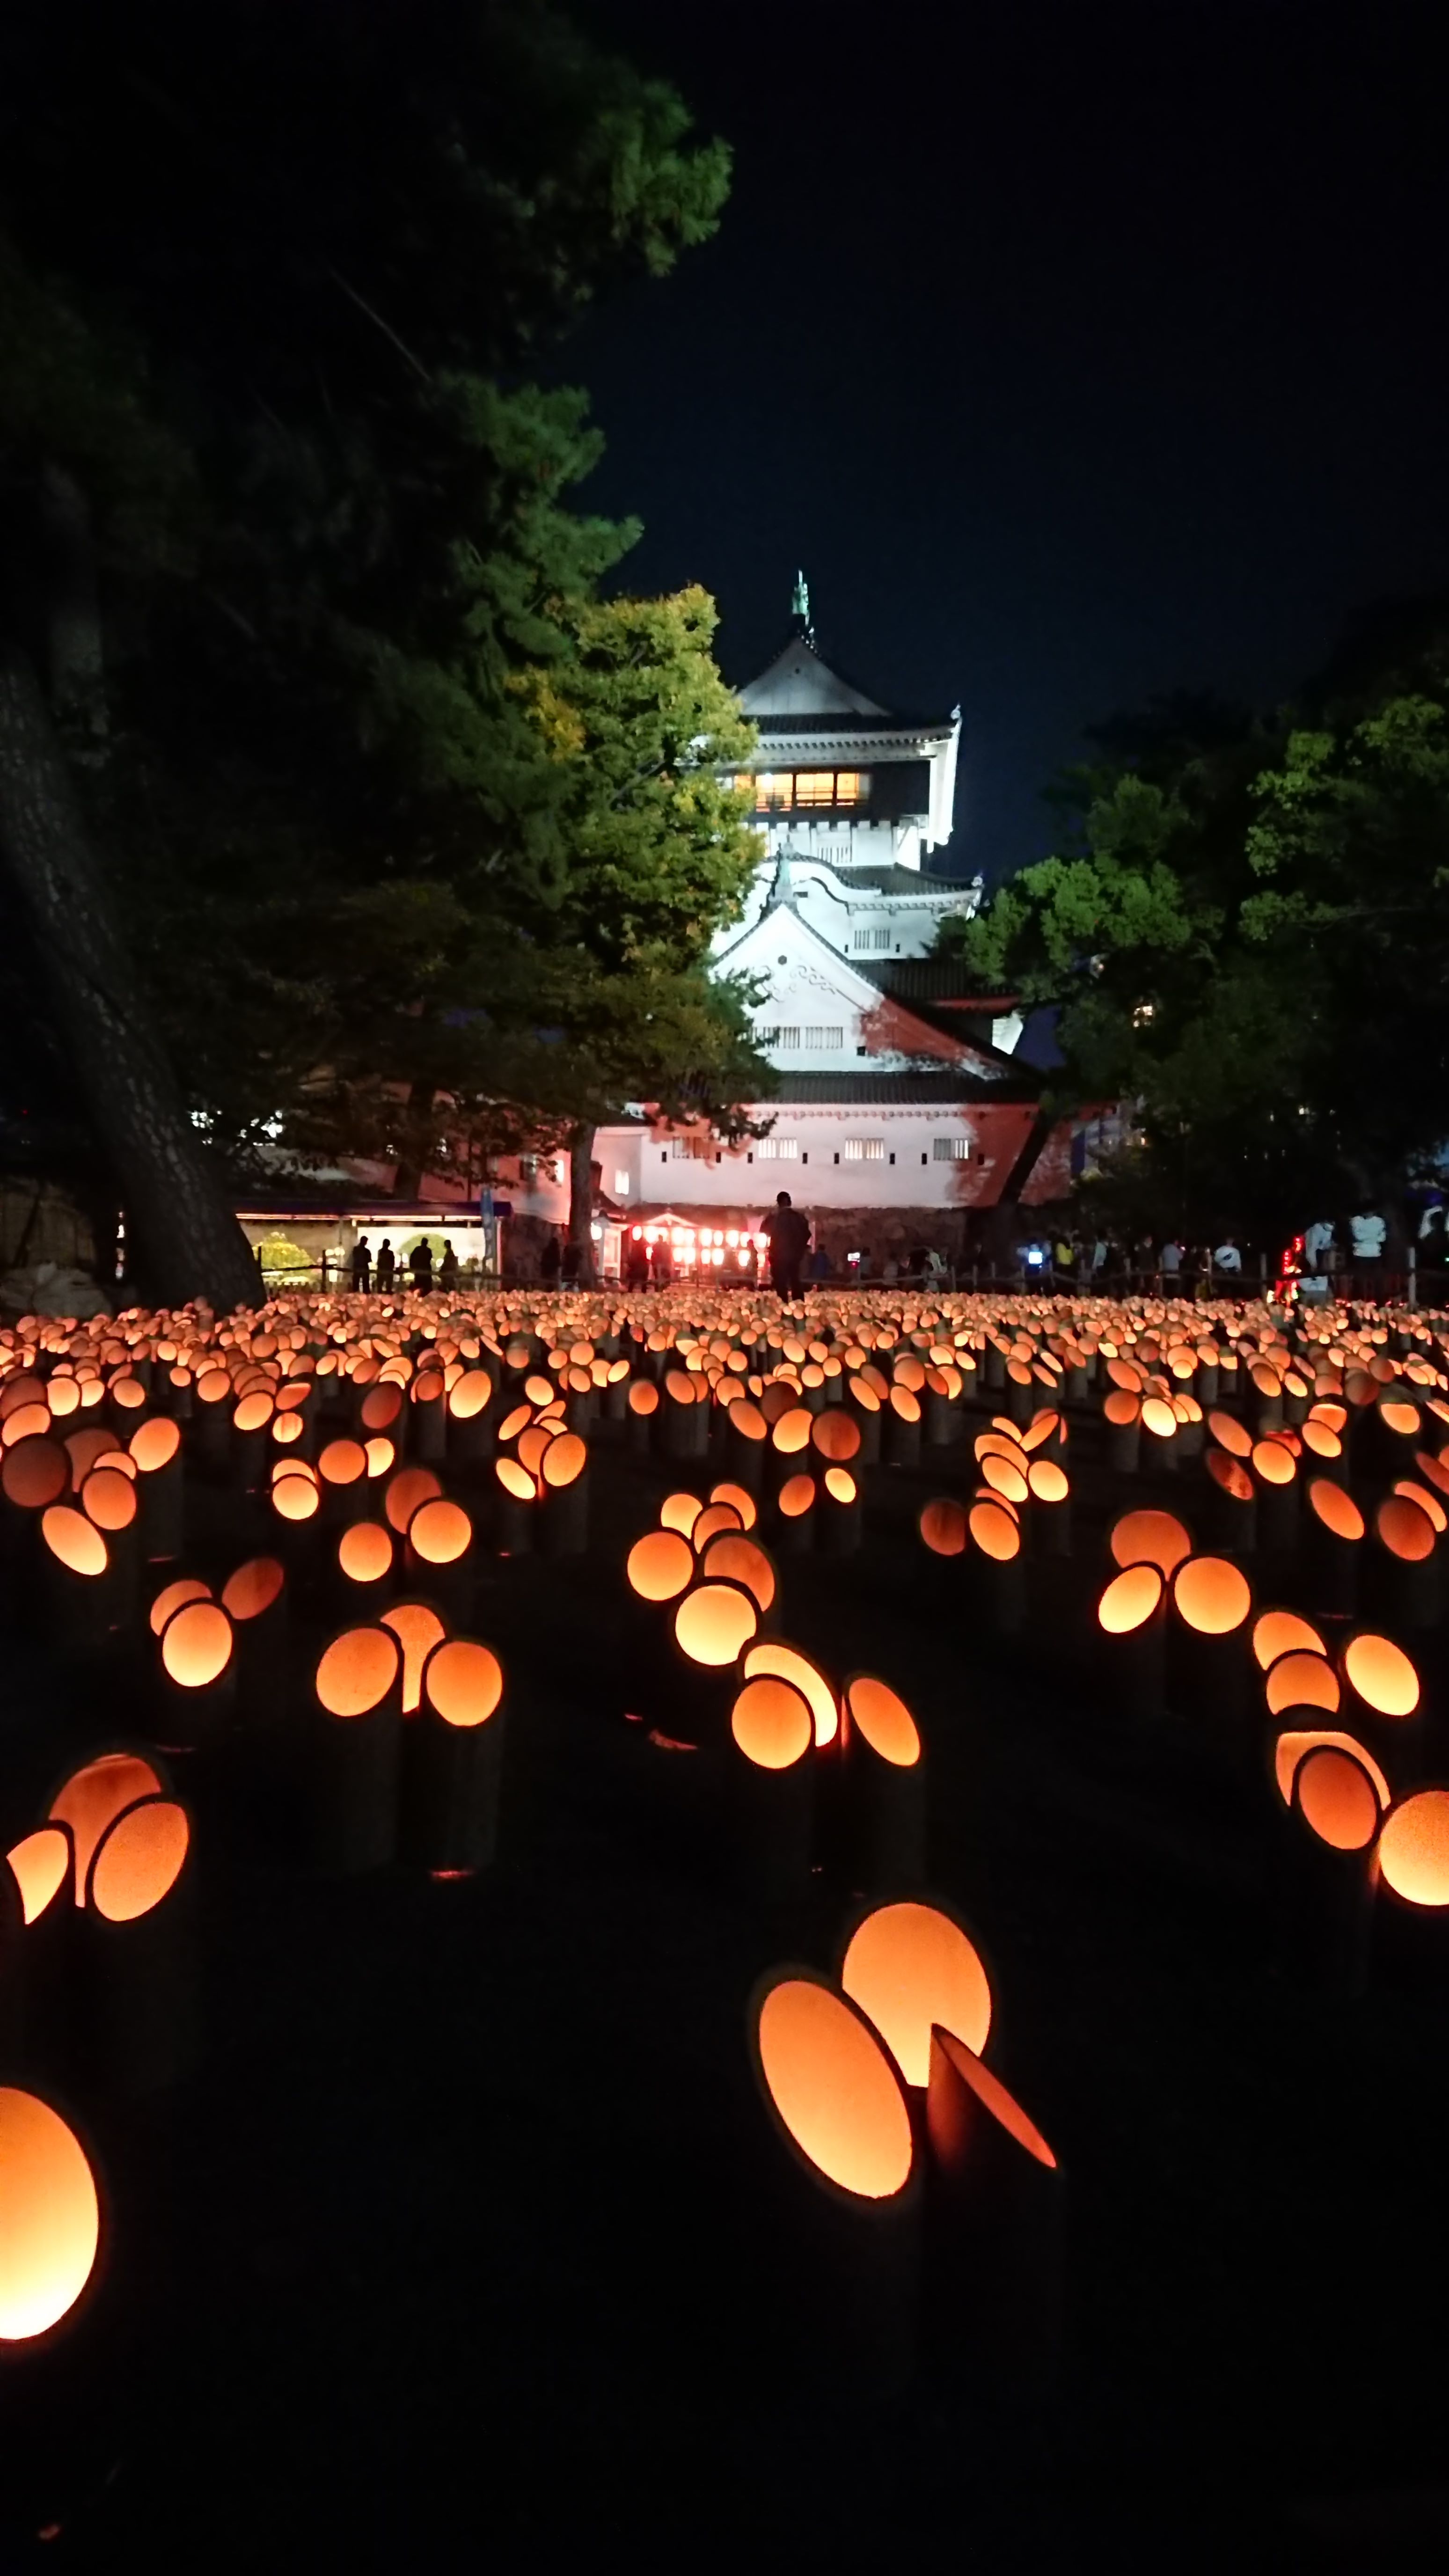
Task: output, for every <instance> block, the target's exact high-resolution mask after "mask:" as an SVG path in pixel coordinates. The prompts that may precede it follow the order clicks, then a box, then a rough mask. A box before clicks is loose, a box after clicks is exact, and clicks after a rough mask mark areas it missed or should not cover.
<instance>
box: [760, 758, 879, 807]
mask: <svg viewBox="0 0 1449 2576" xmlns="http://www.w3.org/2000/svg"><path fill="white" fill-rule="evenodd" d="M725 785H726V786H727V787H746V788H748V787H753V788H754V791H755V811H756V813H757V814H790V813H801V812H804V813H808V812H809V811H810V809H811V808H812V807H815V808H817V809H818V808H825V809H826V810H831V809H835V808H838V807H840V806H842V805H864V804H865V802H866V800H867V798H868V797H869V795H870V771H869V770H868V769H762V770H760V771H759V772H758V774H757V775H756V776H755V777H753V778H751V776H750V775H749V773H748V771H744V770H742V771H741V772H740V773H739V775H738V776H737V777H734V778H728V779H726V781H725Z"/></svg>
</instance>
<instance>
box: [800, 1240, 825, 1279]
mask: <svg viewBox="0 0 1449 2576" xmlns="http://www.w3.org/2000/svg"><path fill="white" fill-rule="evenodd" d="M805 1267H806V1269H807V1271H808V1272H809V1275H810V1277H811V1278H812V1279H813V1280H821V1279H828V1278H829V1277H830V1255H829V1253H828V1252H827V1251H826V1249H825V1246H824V1244H823V1243H822V1242H821V1240H820V1237H819V1235H818V1234H817V1236H816V1237H815V1249H814V1251H813V1252H812V1253H811V1255H810V1258H809V1260H808V1261H807V1263H806V1265H805Z"/></svg>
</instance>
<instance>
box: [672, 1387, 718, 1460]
mask: <svg viewBox="0 0 1449 2576" xmlns="http://www.w3.org/2000/svg"><path fill="white" fill-rule="evenodd" d="M660 1422H661V1426H662V1431H661V1446H662V1449H663V1452H664V1455H665V1457H666V1458H672V1459H675V1460H680V1459H693V1458H703V1457H705V1456H706V1455H707V1454H708V1448H709V1388H708V1387H707V1385H706V1384H705V1381H704V1379H703V1378H702V1377H698V1376H693V1375H691V1373H690V1371H689V1370H688V1369H670V1371H669V1372H668V1374H667V1376H666V1378H665V1380H664V1389H663V1401H662V1405H661V1410H660Z"/></svg>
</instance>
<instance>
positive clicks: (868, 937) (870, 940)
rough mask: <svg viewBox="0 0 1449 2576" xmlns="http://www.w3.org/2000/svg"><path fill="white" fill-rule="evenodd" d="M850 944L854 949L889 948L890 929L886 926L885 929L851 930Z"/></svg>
mask: <svg viewBox="0 0 1449 2576" xmlns="http://www.w3.org/2000/svg"><path fill="white" fill-rule="evenodd" d="M850 944H851V947H852V948H854V949H862V948H874V949H883V948H889V946H890V944H891V934H890V929H889V927H888V926H887V927H886V928H885V929H871V930H853V931H852V932H851V934H850Z"/></svg>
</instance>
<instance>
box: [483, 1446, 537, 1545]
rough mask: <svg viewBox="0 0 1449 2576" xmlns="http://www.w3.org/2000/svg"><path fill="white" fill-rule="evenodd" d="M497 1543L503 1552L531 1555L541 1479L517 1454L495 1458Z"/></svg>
mask: <svg viewBox="0 0 1449 2576" xmlns="http://www.w3.org/2000/svg"><path fill="white" fill-rule="evenodd" d="M493 1487H494V1490H493V1545H494V1547H495V1549H496V1551H497V1553H498V1554H499V1556H528V1555H531V1553H532V1550H533V1534H534V1530H535V1528H536V1527H537V1524H538V1482H537V1479H536V1478H535V1477H533V1476H530V1474H529V1472H528V1469H527V1468H526V1467H524V1466H522V1465H521V1464H520V1463H519V1461H518V1459H517V1458H495V1460H494V1462H493Z"/></svg>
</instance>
